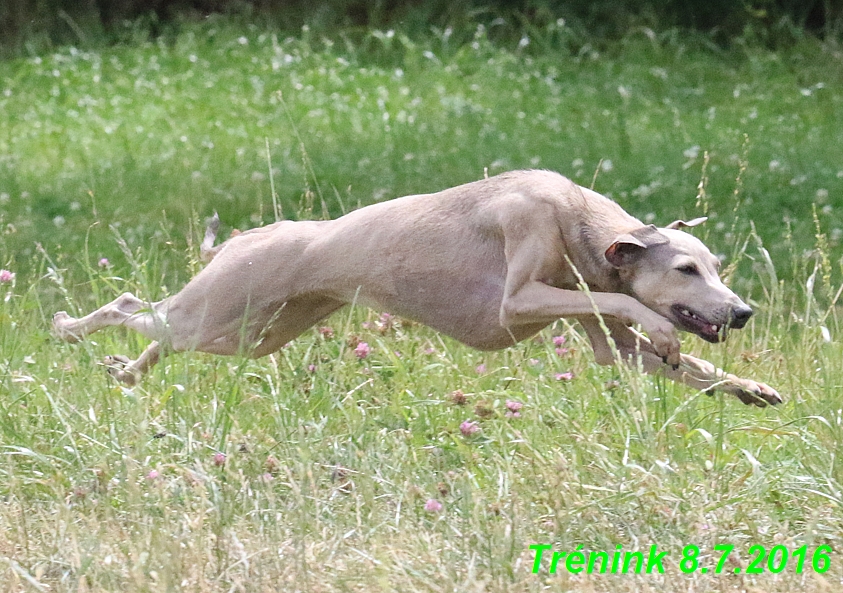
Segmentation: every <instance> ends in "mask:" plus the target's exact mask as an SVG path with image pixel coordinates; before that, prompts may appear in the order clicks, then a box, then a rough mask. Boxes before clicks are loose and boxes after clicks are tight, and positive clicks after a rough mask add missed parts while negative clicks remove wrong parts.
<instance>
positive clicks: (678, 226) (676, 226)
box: [664, 216, 708, 229]
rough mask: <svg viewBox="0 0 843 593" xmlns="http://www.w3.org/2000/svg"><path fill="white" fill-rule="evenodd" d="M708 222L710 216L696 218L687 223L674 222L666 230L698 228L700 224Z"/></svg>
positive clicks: (681, 221)
mask: <svg viewBox="0 0 843 593" xmlns="http://www.w3.org/2000/svg"><path fill="white" fill-rule="evenodd" d="M706 220H708V216H700V217H699V218H695V219H694V220H689V221H688V222H685V221H684V220H674V221H673V222H671V223H670V224H669V225H667V226H666V227H664V228H666V229H681V228H682V227H692V226H697V225H698V224H702V223H704V222H705V221H706Z"/></svg>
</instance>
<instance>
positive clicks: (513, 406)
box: [506, 399, 524, 413]
mask: <svg viewBox="0 0 843 593" xmlns="http://www.w3.org/2000/svg"><path fill="white" fill-rule="evenodd" d="M523 407H524V404H522V403H521V402H517V401H515V400H511V399H508V400H506V409H507V410H509V411H510V412H513V413H515V412H518V411H520V410H521V408H523Z"/></svg>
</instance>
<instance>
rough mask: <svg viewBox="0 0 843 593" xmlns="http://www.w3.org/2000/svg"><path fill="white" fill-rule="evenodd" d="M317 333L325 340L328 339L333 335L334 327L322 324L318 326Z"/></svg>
mask: <svg viewBox="0 0 843 593" xmlns="http://www.w3.org/2000/svg"><path fill="white" fill-rule="evenodd" d="M319 334H320V335H321V336H322V337H323V338H325V339H326V340H330V339H331V338H333V337H334V328H332V327H329V326H327V325H323V326H322V327H320V328H319Z"/></svg>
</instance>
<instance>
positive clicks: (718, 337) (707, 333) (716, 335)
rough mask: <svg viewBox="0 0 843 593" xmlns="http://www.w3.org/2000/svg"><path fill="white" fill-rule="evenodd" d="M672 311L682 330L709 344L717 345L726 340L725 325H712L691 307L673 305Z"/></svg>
mask: <svg viewBox="0 0 843 593" xmlns="http://www.w3.org/2000/svg"><path fill="white" fill-rule="evenodd" d="M670 311H671V312H672V313H673V317H674V318H675V319H676V321H677V322H678V325H679V328H680V329H683V330H685V331H687V332H691V333H693V334H697V335H698V336H699V337H701V338H702V339H703V340H706V341H707V342H713V343H717V342H722V341H723V340H725V339H726V326H725V325H722V324H717V323H712V322H711V321H709V320H708V319H706V318H705V317H703V316H702V315H700V314H699V313H697V312H696V311H694V310H693V309H691V308H690V307H687V306H685V305H673V306H672V307H671V308H670Z"/></svg>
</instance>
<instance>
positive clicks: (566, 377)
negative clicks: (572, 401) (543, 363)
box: [556, 371, 574, 381]
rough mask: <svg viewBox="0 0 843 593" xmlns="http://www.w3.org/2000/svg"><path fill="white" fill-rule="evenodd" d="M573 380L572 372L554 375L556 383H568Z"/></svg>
mask: <svg viewBox="0 0 843 593" xmlns="http://www.w3.org/2000/svg"><path fill="white" fill-rule="evenodd" d="M573 378H574V373H573V371H568V372H567V373H556V380H557V381H570V380H571V379H573Z"/></svg>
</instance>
